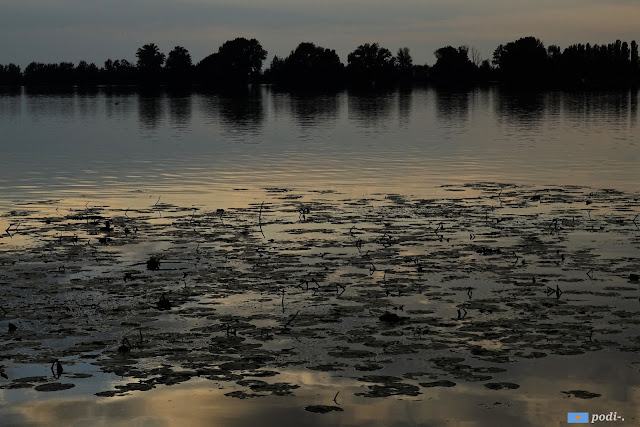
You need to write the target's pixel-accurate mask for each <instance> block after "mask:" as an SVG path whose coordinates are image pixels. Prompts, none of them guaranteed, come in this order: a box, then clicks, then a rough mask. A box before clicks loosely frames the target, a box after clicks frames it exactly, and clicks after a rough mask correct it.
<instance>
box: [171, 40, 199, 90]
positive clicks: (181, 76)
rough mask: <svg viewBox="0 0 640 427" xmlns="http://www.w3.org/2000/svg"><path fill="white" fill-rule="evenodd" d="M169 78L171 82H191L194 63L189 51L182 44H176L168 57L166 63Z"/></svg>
mask: <svg viewBox="0 0 640 427" xmlns="http://www.w3.org/2000/svg"><path fill="white" fill-rule="evenodd" d="M165 68H166V70H167V80H168V82H169V83H171V84H189V83H191V81H190V80H191V71H192V69H193V64H192V62H191V55H190V54H189V51H188V50H187V49H185V48H184V47H182V46H176V47H174V48H173V50H172V51H171V52H169V56H168V57H167V62H166V65H165Z"/></svg>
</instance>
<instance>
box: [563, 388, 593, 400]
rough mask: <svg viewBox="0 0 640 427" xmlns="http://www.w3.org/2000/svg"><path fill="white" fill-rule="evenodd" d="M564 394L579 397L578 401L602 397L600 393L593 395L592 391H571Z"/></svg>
mask: <svg viewBox="0 0 640 427" xmlns="http://www.w3.org/2000/svg"><path fill="white" fill-rule="evenodd" d="M562 393H564V394H566V395H569V396H573V397H577V398H578V399H593V398H595V397H600V396H601V395H600V394H598V393H592V392H590V391H585V390H569V391H563V392H562Z"/></svg>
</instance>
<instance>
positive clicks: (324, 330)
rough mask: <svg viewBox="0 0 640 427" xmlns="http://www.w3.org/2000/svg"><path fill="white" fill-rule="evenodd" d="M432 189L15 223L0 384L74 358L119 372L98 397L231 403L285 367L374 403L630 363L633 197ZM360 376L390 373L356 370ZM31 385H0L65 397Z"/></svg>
mask: <svg viewBox="0 0 640 427" xmlns="http://www.w3.org/2000/svg"><path fill="white" fill-rule="evenodd" d="M447 191H450V192H451V194H450V195H448V196H447V198H441V199H428V198H424V199H419V198H413V197H411V196H407V195H395V194H394V195H388V196H386V195H374V196H372V197H371V198H366V199H365V198H363V199H341V198H340V197H341V196H338V195H334V194H333V193H330V192H327V193H323V194H327V198H323V199H321V200H318V199H317V197H318V193H317V192H309V193H308V194H305V193H303V192H297V191H296V192H293V191H292V190H290V189H269V191H268V192H267V194H266V197H265V201H263V202H262V203H259V204H258V203H256V204H252V205H250V206H248V207H246V208H243V209H238V208H227V209H222V208H217V209H213V210H209V211H207V210H205V209H201V208H197V209H196V208H193V207H180V206H174V205H171V204H168V203H160V198H158V200H157V201H156V203H155V204H154V205H152V206H150V207H149V208H146V209H137V210H134V209H126V210H124V209H120V208H109V207H105V206H92V207H88V206H85V207H84V208H81V209H78V210H75V211H72V212H69V213H68V214H67V215H63V214H60V213H56V212H55V211H54V210H53V209H52V207H51V206H50V205H42V206H41V209H42V212H39V211H38V210H36V207H35V206H30V208H29V210H26V209H25V210H16V211H14V212H12V213H9V214H7V215H5V217H7V218H15V219H13V220H11V221H10V224H12V225H10V227H9V229H8V232H9V233H10V234H11V235H13V236H14V238H15V236H16V235H21V236H22V235H23V236H27V238H29V239H30V240H29V242H30V243H29V245H26V246H20V247H18V246H16V247H10V246H6V247H5V246H3V250H2V252H0V282H1V283H2V284H3V290H4V292H5V295H4V297H3V301H2V306H1V307H0V308H1V310H0V315H1V316H2V320H3V321H5V323H3V325H5V326H4V327H5V328H6V329H5V331H6V334H5V336H4V340H5V341H4V343H3V354H2V356H3V359H4V360H8V362H6V363H10V365H7V366H10V368H7V367H6V366H5V367H4V369H0V374H2V376H3V378H4V376H5V375H6V376H7V377H9V376H13V374H11V373H12V372H13V371H12V370H11V369H13V366H19V365H22V364H28V363H31V364H39V365H41V366H44V367H45V369H47V370H49V367H50V368H51V369H50V370H51V371H52V373H53V375H54V377H60V376H62V377H64V378H65V381H69V382H71V383H74V384H75V382H76V381H79V380H82V379H86V380H85V381H94V379H92V378H91V375H92V374H89V373H82V372H68V371H70V370H72V369H70V367H72V366H73V364H74V363H78V362H79V361H90V362H91V363H92V366H94V367H95V369H99V370H100V371H102V374H105V375H106V374H108V375H112V376H113V377H114V378H115V377H116V376H117V375H121V376H122V377H124V379H122V380H121V381H122V382H123V383H122V384H116V385H114V386H113V389H112V390H99V389H98V390H96V391H97V393H96V394H98V395H99V396H115V395H120V394H123V393H129V392H132V391H144V390H150V389H152V388H154V387H155V386H156V385H158V384H166V385H170V384H177V383H180V382H184V381H187V380H189V379H190V378H193V377H202V378H207V379H209V380H211V381H215V382H216V383H218V384H219V385H220V387H223V388H231V389H232V390H230V391H229V392H228V393H227V395H228V396H232V397H237V398H249V397H257V396H264V395H269V394H276V395H283V396H286V395H289V394H291V393H293V392H294V390H296V388H297V387H298V384H294V383H289V382H277V383H267V382H266V381H262V380H257V379H256V378H266V377H270V376H275V375H278V374H280V373H284V372H287V371H288V370H291V369H294V368H297V367H300V369H302V370H305V369H306V370H308V371H306V372H307V374H311V373H314V374H316V373H322V372H330V373H334V372H338V373H339V375H340V376H342V377H348V378H354V381H358V382H361V383H363V384H365V385H364V387H366V391H364V392H363V393H359V394H360V395H362V396H366V397H391V396H416V395H418V394H419V393H420V387H425V388H432V387H441V388H446V387H452V386H454V385H456V384H460V383H461V382H463V383H478V382H486V381H492V378H493V376H494V375H495V374H500V373H501V372H505V370H506V371H509V369H510V364H511V363H512V362H514V361H519V363H529V362H528V359H538V358H543V357H548V356H552V357H553V355H566V356H572V355H578V354H585V353H590V352H594V351H597V350H600V349H602V348H605V347H606V348H612V349H615V348H617V349H619V350H621V351H635V350H636V349H637V345H636V343H637V342H636V341H633V338H634V336H633V332H632V331H633V330H634V327H635V326H636V325H637V324H638V323H639V322H640V313H639V311H638V307H637V306H636V305H633V304H634V303H635V304H637V301H636V300H637V299H638V295H637V294H634V293H635V292H638V289H637V288H636V287H633V284H634V283H636V282H637V281H638V278H637V273H635V272H637V271H638V268H640V265H638V262H637V260H636V259H635V258H633V257H632V256H631V255H629V254H628V253H627V252H624V253H622V255H621V251H620V249H619V248H624V250H625V251H631V250H634V248H636V247H638V245H639V244H640V242H639V241H638V240H637V236H636V234H634V233H637V226H636V225H634V224H635V223H634V221H635V220H636V218H634V215H635V214H633V213H632V212H633V211H632V209H635V208H637V207H638V205H639V203H638V202H635V201H631V200H633V198H632V197H630V196H629V195H626V194H622V193H616V192H606V191H589V190H587V189H579V188H568V187H567V188H563V187H549V188H541V189H535V188H527V187H515V186H509V185H505V184H498V183H479V184H470V185H469V186H463V187H451V188H447ZM467 191H469V192H471V191H473V194H474V196H473V197H466V194H465V192H467ZM588 193H591V194H590V195H588ZM329 196H335V197H333V198H329ZM451 196H455V197H451ZM166 198H167V196H165V199H166ZM267 198H268V199H267ZM153 200H155V197H154V199H153ZM153 200H151V202H150V203H152V202H153ZM585 200H591V201H592V202H593V203H592V204H590V205H589V208H588V209H589V210H585V209H586V208H585V206H586V205H585ZM636 217H637V215H636ZM107 218H108V219H107ZM127 230H128V232H127ZM23 233H24V234H23ZM102 233H104V236H102V235H101V234H102ZM5 236H6V234H5ZM96 239H104V244H96ZM634 239H635V240H634ZM6 240H11V239H10V238H9V237H8V236H6ZM98 243H101V241H100V240H98ZM136 260H138V261H141V260H146V261H142V262H136ZM611 307H615V308H611ZM12 325H13V326H12ZM58 358H59V359H58ZM52 360H58V362H57V363H56V362H54V363H53V365H52V364H51V363H52ZM63 363H64V367H63V365H62V364H63ZM85 363H87V362H85ZM479 364H482V365H483V366H478V365H479ZM487 364H492V366H485V365H487ZM494 365H495V366H494ZM58 367H60V369H58ZM311 371H313V372H311ZM377 371H380V372H381V373H384V374H389V375H378V376H373V375H369V376H361V375H362V374H363V373H373V372H377ZM9 374H11V375H9ZM29 378H31V379H29ZM5 379H7V378H5ZM452 379H453V380H455V381H456V383H454V382H453V381H451V380H452ZM50 380H51V379H50V378H45V379H44V380H43V379H42V378H41V379H39V380H37V379H33V377H25V378H23V379H15V380H12V381H5V384H3V385H2V387H3V388H19V387H28V388H34V387H40V389H43V387H44V389H47V387H53V388H54V389H55V387H68V385H64V384H63V385H61V386H47V385H46V384H49V382H48V381H50ZM416 381H423V382H420V383H417V382H416ZM52 384H55V383H52ZM85 384H86V383H85ZM5 385H6V387H5ZM72 385H73V384H72ZM513 386H515V384H512V383H502V382H489V383H486V384H485V387H487V388H493V389H511V390H515V388H514V387H513ZM238 387H242V388H244V390H235V389H234V388H236V389H237V388H238ZM573 392H574V391H571V392H566V393H567V394H571V395H576V394H574V393H573ZM576 396H577V395H576ZM307 408H338V406H327V407H325V406H323V405H311V406H308V407H307ZM305 409H306V408H305ZM307 410H309V409H307ZM318 410H320V409H318ZM330 410H331V411H335V410H336V409H330ZM311 412H314V410H311Z"/></svg>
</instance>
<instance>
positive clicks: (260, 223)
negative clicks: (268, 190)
mask: <svg viewBox="0 0 640 427" xmlns="http://www.w3.org/2000/svg"><path fill="white" fill-rule="evenodd" d="M263 206H264V200H263V201H262V203H261V204H260V214H259V215H258V225H259V226H260V233H261V234H262V237H263V238H265V236H264V231H262V207H263Z"/></svg>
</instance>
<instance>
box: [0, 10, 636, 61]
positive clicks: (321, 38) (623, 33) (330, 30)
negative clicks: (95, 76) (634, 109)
mask: <svg viewBox="0 0 640 427" xmlns="http://www.w3.org/2000/svg"><path fill="white" fill-rule="evenodd" d="M638 23H640V1H638V0H482V1H479V0H322V1H318V0H171V1H170V0H0V64H8V63H11V62H13V63H16V64H18V65H20V66H21V67H24V66H26V65H27V64H28V63H29V62H31V61H40V62H60V61H71V62H74V63H77V62H78V61H80V60H83V59H84V60H86V61H88V62H94V63H96V64H97V65H98V66H102V64H103V63H104V61H105V60H106V59H107V58H112V59H118V58H120V59H122V58H125V59H128V60H130V61H134V60H135V52H136V50H137V48H138V47H140V46H142V45H144V44H146V43H155V44H157V45H158V46H159V47H160V50H161V51H163V52H164V53H168V52H169V51H170V50H171V49H172V48H173V47H175V46H176V45H180V46H183V47H185V48H187V49H188V50H189V51H190V53H191V56H192V58H193V60H194V62H198V61H199V60H201V59H202V58H204V57H205V56H207V55H209V54H211V53H213V52H215V51H217V50H218V47H219V46H220V45H221V44H222V43H224V42H225V41H227V40H231V39H233V38H235V37H247V38H256V39H258V40H259V41H260V43H261V44H262V46H263V48H265V49H266V50H267V51H268V52H269V55H268V58H267V62H266V63H265V66H266V65H268V62H269V61H270V60H271V58H272V57H273V55H278V56H281V57H282V56H286V55H288V54H289V53H290V52H291V50H293V49H295V47H296V46H297V45H298V44H299V43H300V42H303V41H310V42H314V43H315V44H316V45H319V46H323V47H326V48H330V49H335V50H336V51H337V52H338V54H339V55H340V57H341V59H342V60H343V62H346V59H347V55H348V54H349V52H351V51H353V50H354V49H355V48H356V47H357V46H358V45H360V44H363V43H375V42H377V43H379V44H380V45H381V46H383V47H386V48H388V49H389V50H391V51H392V52H393V53H395V52H397V50H398V48H400V47H403V46H407V47H409V48H410V50H411V55H412V56H413V59H414V63H416V64H424V63H427V64H430V65H432V64H433V63H434V62H435V57H434V56H433V52H434V51H435V50H436V49H438V48H440V47H443V46H447V45H452V46H454V47H457V46H460V45H467V46H470V47H475V48H476V49H477V50H478V51H479V52H480V53H481V55H482V57H483V58H487V59H489V58H491V55H492V53H493V50H494V49H495V48H496V47H497V46H498V45H499V44H505V43H508V42H510V41H513V40H516V39H518V38H520V37H525V36H530V35H532V36H535V37H537V38H539V39H541V40H542V41H543V42H544V43H545V45H550V44H556V45H559V46H560V47H561V48H565V47H567V46H568V45H570V44H573V43H587V42H589V43H591V44H594V43H598V44H600V43H611V42H613V41H615V40H616V39H621V40H626V41H629V42H630V41H631V40H634V39H636V38H637V39H638V40H640V26H639V25H638Z"/></svg>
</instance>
